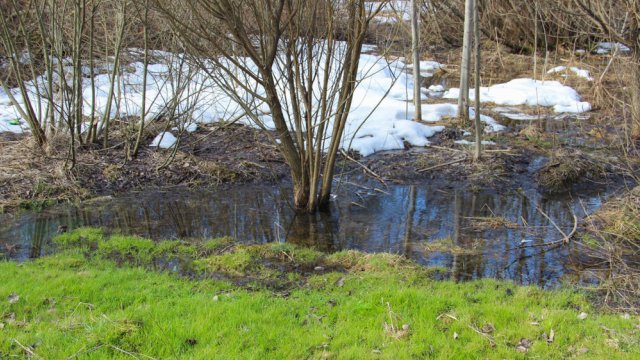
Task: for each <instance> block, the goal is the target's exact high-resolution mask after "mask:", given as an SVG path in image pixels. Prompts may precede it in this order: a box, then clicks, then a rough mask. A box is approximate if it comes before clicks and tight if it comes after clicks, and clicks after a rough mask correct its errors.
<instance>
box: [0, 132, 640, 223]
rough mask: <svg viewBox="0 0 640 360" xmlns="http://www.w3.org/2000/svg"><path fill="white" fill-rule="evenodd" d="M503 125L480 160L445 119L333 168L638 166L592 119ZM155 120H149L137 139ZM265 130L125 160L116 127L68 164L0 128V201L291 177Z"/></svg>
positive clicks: (503, 177)
mask: <svg viewBox="0 0 640 360" xmlns="http://www.w3.org/2000/svg"><path fill="white" fill-rule="evenodd" d="M507 124H508V125H509V129H508V131H506V132H505V133H503V134H489V135H485V138H488V140H492V141H494V142H496V145H494V146H487V148H486V149H485V150H486V151H485V152H484V153H483V156H482V160H481V161H479V162H473V161H472V152H471V147H470V146H466V145H458V144H455V143H454V141H455V140H459V139H461V138H462V134H463V131H462V130H460V129H459V128H457V127H456V126H455V124H453V122H452V121H451V122H449V123H447V124H446V125H447V130H445V131H444V132H443V133H441V134H438V135H436V136H435V137H434V138H432V139H430V141H431V143H432V145H431V146H428V147H427V148H411V147H410V146H407V147H406V149H405V150H399V151H386V152H380V153H376V154H374V155H371V156H368V157H364V158H363V157H359V156H358V155H357V154H353V153H352V154H350V156H349V158H347V157H341V158H340V159H339V161H338V163H337V174H338V176H344V175H347V176H349V177H351V179H352V180H354V181H356V182H357V181H371V180H374V181H384V182H387V183H388V182H395V183H431V184H440V185H441V186H442V187H443V188H465V189H470V190H480V189H494V190H496V191H503V190H517V189H529V188H539V190H540V191H541V192H544V193H548V194H558V193H566V192H571V191H582V190H585V189H591V188H593V187H599V188H606V187H607V186H608V185H610V184H612V183H619V182H620V181H621V180H622V179H623V178H625V177H630V176H631V175H633V172H634V170H633V169H636V168H637V165H638V164H637V162H638V161H637V158H638V157H637V156H629V155H630V154H629V153H627V154H626V155H625V154H624V153H622V152H621V151H620V150H619V149H621V146H619V144H616V143H615V139H617V138H618V137H617V134H615V133H612V132H613V131H614V130H611V129H609V130H608V129H607V128H604V127H602V128H601V127H598V126H596V125H594V124H593V122H592V121H588V120H573V121H570V120H567V121H563V122H558V124H561V126H560V125H558V124H555V125H553V126H550V125H549V124H541V123H540V124H538V125H536V124H533V123H531V122H523V121H521V122H513V123H511V124H509V123H507ZM589 128H590V129H589ZM162 129H163V126H161V125H156V126H155V127H152V128H150V129H149V131H148V134H149V135H148V137H147V138H146V139H145V140H144V142H143V144H148V143H150V142H151V140H152V138H153V134H157V133H158V132H159V131H161V130H162ZM532 129H533V130H532ZM268 135H269V134H267V133H266V132H264V131H262V130H257V129H254V128H251V127H248V126H243V125H227V126H219V125H210V126H200V128H199V129H198V130H197V131H196V132H194V133H191V134H188V133H186V132H185V133H183V134H181V135H180V136H179V137H180V145H179V148H178V151H176V152H175V156H174V154H173V153H172V151H171V150H159V149H155V148H151V147H148V146H143V147H142V148H141V151H140V153H139V155H138V157H137V158H135V159H132V160H129V161H126V155H125V154H126V150H125V145H124V143H123V142H122V141H118V136H119V133H118V131H115V132H114V139H115V140H114V141H113V142H112V146H111V147H110V148H109V149H106V150H103V149H102V147H101V146H99V145H97V144H95V145H83V147H82V148H80V150H79V151H78V159H77V162H76V166H75V168H74V169H71V170H69V169H68V165H69V162H68V161H67V153H68V150H67V145H66V144H67V139H53V140H52V141H51V142H50V144H49V154H48V155H44V156H43V155H42V154H41V153H38V152H36V151H35V150H34V147H32V146H31V145H30V139H29V138H28V137H25V136H17V135H13V134H6V133H5V134H0V149H1V151H2V157H3V159H2V164H3V165H2V169H3V171H2V172H0V206H2V208H3V209H4V210H5V211H10V210H12V209H16V208H25V209H34V208H35V209H37V208H42V207H45V206H48V205H50V204H52V203H55V202H60V201H76V200H82V199H87V198H92V197H99V196H105V195H113V194H119V193H125V192H129V191H135V190H141V189H143V188H144V189H149V188H168V187H176V186H181V187H189V188H196V189H212V188H217V187H220V186H228V185H232V184H239V183H256V184H270V183H276V182H283V181H290V180H289V179H290V178H289V170H288V167H287V165H286V164H285V162H284V160H283V158H282V156H281V155H280V154H279V153H278V150H277V148H276V146H275V145H274V144H272V143H271V141H270V138H269V136H268ZM121 137H122V136H120V138H121ZM467 138H469V137H467ZM354 160H355V161H354ZM356 161H357V162H356ZM363 166H364V167H366V168H367V169H366V170H365V169H363ZM374 174H375V175H374Z"/></svg>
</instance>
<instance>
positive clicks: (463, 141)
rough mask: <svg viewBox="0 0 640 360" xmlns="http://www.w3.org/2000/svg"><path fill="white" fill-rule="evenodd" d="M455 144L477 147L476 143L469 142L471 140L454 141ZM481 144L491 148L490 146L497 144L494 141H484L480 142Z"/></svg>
mask: <svg viewBox="0 0 640 360" xmlns="http://www.w3.org/2000/svg"><path fill="white" fill-rule="evenodd" d="M454 143H456V144H458V145H475V144H476V142H475V141H469V140H456V141H454ZM480 144H482V145H487V146H489V145H495V144H496V143H495V142H493V141H488V140H483V141H480Z"/></svg>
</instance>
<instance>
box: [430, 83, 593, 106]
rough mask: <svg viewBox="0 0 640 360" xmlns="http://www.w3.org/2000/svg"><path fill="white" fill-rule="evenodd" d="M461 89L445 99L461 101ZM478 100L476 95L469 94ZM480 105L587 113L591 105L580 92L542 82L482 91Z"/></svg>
mask: <svg viewBox="0 0 640 360" xmlns="http://www.w3.org/2000/svg"><path fill="white" fill-rule="evenodd" d="M459 94H460V89H458V88H452V89H450V90H449V91H447V92H446V93H445V94H444V95H443V97H444V98H446V99H457V98H458V95H459ZM469 97H470V98H471V99H472V100H473V99H475V91H470V92H469ZM480 101H482V102H491V103H495V104H497V105H509V106H515V105H528V106H544V107H553V109H554V111H556V112H574V113H580V112H586V111H590V110H591V104H589V103H588V102H581V101H580V95H579V94H578V92H577V91H575V90H574V89H573V88H571V87H569V86H565V85H562V84H561V83H560V82H558V81H540V80H533V79H515V80H511V81H509V82H507V83H504V84H497V85H493V86H491V87H481V88H480Z"/></svg>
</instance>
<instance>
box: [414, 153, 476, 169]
mask: <svg viewBox="0 0 640 360" xmlns="http://www.w3.org/2000/svg"><path fill="white" fill-rule="evenodd" d="M465 160H467V156H466V155H465V157H463V158H461V159H457V160H453V161H449V162H448V163H444V164H439V165H434V166H430V167H428V168H424V169H420V170H418V172H419V173H422V172H425V171H429V170H434V169H438V168H441V167H444V166H449V165H453V164H457V163H460V162H463V161H465Z"/></svg>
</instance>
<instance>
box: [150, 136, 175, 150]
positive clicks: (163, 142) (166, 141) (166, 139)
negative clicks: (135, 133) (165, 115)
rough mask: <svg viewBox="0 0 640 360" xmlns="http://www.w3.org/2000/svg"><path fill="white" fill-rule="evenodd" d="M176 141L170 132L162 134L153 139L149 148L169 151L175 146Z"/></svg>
mask: <svg viewBox="0 0 640 360" xmlns="http://www.w3.org/2000/svg"><path fill="white" fill-rule="evenodd" d="M177 142H178V139H176V137H175V136H173V134H172V133H170V132H163V133H161V134H159V135H158V136H156V137H155V139H153V141H152V142H151V145H149V146H151V147H159V148H160V149H170V148H172V147H174V146H175V145H176V143H177Z"/></svg>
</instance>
